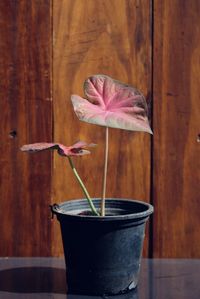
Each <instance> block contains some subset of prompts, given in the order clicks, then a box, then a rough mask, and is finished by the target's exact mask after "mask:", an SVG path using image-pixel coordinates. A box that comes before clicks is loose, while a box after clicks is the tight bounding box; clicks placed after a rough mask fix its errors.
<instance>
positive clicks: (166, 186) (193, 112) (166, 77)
mask: <svg viewBox="0 0 200 299" xmlns="http://www.w3.org/2000/svg"><path fill="white" fill-rule="evenodd" d="M199 14H200V2H199V1H195V0H192V1H178V0H176V1H174V0H173V1H172V0H165V1H158V0H155V3H154V87H153V89H154V105H153V106H154V109H153V110H154V111H153V115H154V117H153V123H154V128H153V129H154V152H153V156H154V158H153V166H154V168H153V197H154V205H155V207H156V212H155V214H154V238H153V256H154V257H196V258H197V257H200V225H199V224H200V221H199V186H200V145H199V144H198V143H197V135H198V134H199V130H200V118H199V115H200V105H199V94H200V84H199V76H200V54H199V53H200V52H199V49H200V22H199Z"/></svg>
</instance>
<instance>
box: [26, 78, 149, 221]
mask: <svg viewBox="0 0 200 299" xmlns="http://www.w3.org/2000/svg"><path fill="white" fill-rule="evenodd" d="M84 92H85V96H86V99H85V98H82V97H80V96H78V95H72V97H71V100H72V104H73V107H74V111H75V113H76V115H77V116H78V118H79V119H80V120H82V121H85V122H88V123H92V124H96V125H100V126H104V127H106V129H105V159H104V173H103V187H102V203H101V216H105V193H106V177H107V164H108V147H109V146H108V145H109V142H108V140H109V138H108V128H109V127H111V128H118V129H124V130H130V131H143V132H147V133H150V134H152V131H151V128H150V126H149V121H148V109H147V104H146V100H145V98H144V96H143V95H142V94H141V93H140V92H139V91H138V90H137V89H135V88H134V87H131V86H129V85H126V84H123V83H121V82H119V81H116V80H114V79H112V78H110V77H108V76H105V75H94V76H91V77H89V78H88V79H87V80H86V81H85V83H84ZM93 146H95V144H93V143H91V144H87V143H86V142H83V141H79V142H77V143H75V144H74V145H72V146H64V145H62V144H60V143H33V144H28V145H24V146H22V147H21V150H22V151H24V152H29V153H31V152H40V151H44V150H57V152H58V154H59V155H61V156H65V157H67V158H68V160H69V164H70V166H71V168H72V170H73V172H74V175H75V176H76V178H77V180H78V182H79V184H80V187H81V188H82V191H83V193H84V195H85V196H86V198H87V200H88V203H89V205H90V208H91V210H92V212H93V214H94V215H96V216H98V215H99V212H98V211H97V210H96V208H95V206H94V205H93V202H92V200H91V197H90V195H89V193H88V191H87V189H86V187H85V185H84V184H83V182H82V180H81V178H80V176H79V175H78V172H77V170H76V168H75V166H74V164H73V161H72V158H71V156H83V155H86V154H89V153H90V152H89V151H88V150H86V148H87V147H93Z"/></svg>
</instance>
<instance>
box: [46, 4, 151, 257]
mask: <svg viewBox="0 0 200 299" xmlns="http://www.w3.org/2000/svg"><path fill="white" fill-rule="evenodd" d="M148 3H149V4H148V5H147V3H146V1H144V0H142V1H135V0H110V1H107V0H96V1H93V0H85V1H82V0H76V1H75V0H60V1H54V2H53V24H54V27H53V31H54V33H53V34H54V47H53V99H54V137H55V141H56V142H61V143H64V144H66V145H71V144H73V143H74V142H75V141H76V140H78V139H81V140H85V141H88V142H95V143H97V144H98V147H97V148H96V149H95V150H94V151H93V153H92V155H90V156H87V157H83V158H80V159H76V160H75V164H76V166H77V169H78V171H79V173H80V175H81V177H82V178H83V180H84V182H85V184H86V186H87V187H88V190H89V193H90V194H91V196H92V197H100V196H101V188H102V174H103V149H104V128H102V127H97V126H94V125H90V124H86V123H80V122H79V121H78V119H77V118H76V116H75V114H74V112H73V110H72V106H71V101H70V95H71V94H79V95H83V90H82V85H83V81H84V80H85V79H86V78H87V77H88V76H89V75H92V74H98V73H103V74H107V75H109V76H111V77H113V78H116V79H118V80H121V81H123V82H127V83H129V84H132V85H134V86H136V87H137V88H138V89H139V90H141V91H142V92H143V93H144V95H145V96H147V97H148V98H149V95H150V94H151V1H149V2H148ZM109 155H110V159H109V166H108V188H107V197H110V196H111V197H124V198H135V199H140V200H145V201H149V196H150V136H149V135H148V134H145V133H132V132H126V131H122V130H114V129H113V130H110V149H109ZM67 163H68V162H67V161H66V162H65V161H64V160H63V158H61V157H58V156H57V155H56V156H55V161H54V177H53V202H60V201H64V200H69V199H73V198H81V197H82V196H83V195H82V192H81V190H80V188H79V186H78V184H77V182H76V180H75V178H74V177H73V175H72V172H71V169H70V168H69V166H68V165H67ZM54 226H55V228H54V234H53V239H54V241H55V242H54V245H53V248H52V252H53V255H59V254H61V253H62V249H61V247H60V244H61V241H60V237H59V236H60V233H59V228H58V226H57V224H56V223H54ZM145 248H146V249H145V250H146V252H147V244H146V247H145Z"/></svg>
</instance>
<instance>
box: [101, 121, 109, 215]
mask: <svg viewBox="0 0 200 299" xmlns="http://www.w3.org/2000/svg"><path fill="white" fill-rule="evenodd" d="M104 157H105V158H104V173H103V190H102V199H101V216H105V197H106V181H107V169H108V127H106V133H105V156H104Z"/></svg>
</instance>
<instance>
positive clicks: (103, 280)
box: [51, 198, 153, 295]
mask: <svg viewBox="0 0 200 299" xmlns="http://www.w3.org/2000/svg"><path fill="white" fill-rule="evenodd" d="M100 201H101V200H100V199H93V203H94V205H95V207H96V208H97V210H98V209H100ZM51 209H52V213H53V214H56V216H57V219H58V221H59V222H60V226H61V233H62V240H63V247H64V254H65V261H66V273H67V288H68V292H69V293H76V294H90V295H104V294H110V295H112V294H120V293H125V292H127V291H129V290H131V289H133V288H135V287H136V286H137V283H138V276H139V270H140V261H141V255H142V247H143V240H144V233H145V224H146V221H147V220H148V218H149V215H150V214H152V213H153V206H152V205H150V204H148V203H146V202H141V201H135V200H129V199H112V198H108V199H106V216H105V217H100V216H88V215H82V213H84V212H86V211H88V210H89V205H88V203H87V201H86V200H85V199H81V200H71V201H66V202H63V203H60V204H59V205H57V204H55V205H53V206H52V207H51ZM80 214H81V215H80Z"/></svg>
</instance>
